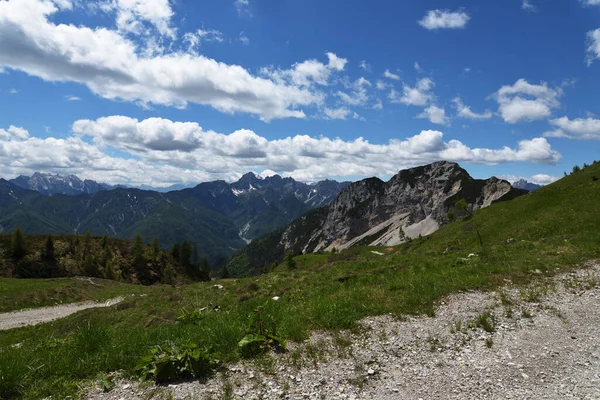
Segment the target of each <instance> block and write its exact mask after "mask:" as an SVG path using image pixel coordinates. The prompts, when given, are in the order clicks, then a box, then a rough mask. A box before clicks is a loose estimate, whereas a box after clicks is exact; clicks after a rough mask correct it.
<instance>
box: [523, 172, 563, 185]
mask: <svg viewBox="0 0 600 400" xmlns="http://www.w3.org/2000/svg"><path fill="white" fill-rule="evenodd" d="M559 179H560V177H559V176H552V175H547V174H536V175H533V176H532V177H530V178H529V179H527V180H528V181H529V182H533V183H536V184H538V185H549V184H551V183H553V182H556V181H557V180H559Z"/></svg>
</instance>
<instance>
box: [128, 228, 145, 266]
mask: <svg viewBox="0 0 600 400" xmlns="http://www.w3.org/2000/svg"><path fill="white" fill-rule="evenodd" d="M131 259H132V262H133V264H137V263H138V262H139V261H141V260H143V259H144V239H143V238H142V235H140V234H139V233H138V234H136V235H135V238H134V239H133V245H132V246H131Z"/></svg>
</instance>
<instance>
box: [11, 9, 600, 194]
mask: <svg viewBox="0 0 600 400" xmlns="http://www.w3.org/2000/svg"><path fill="white" fill-rule="evenodd" d="M598 93H600V0H556V1H547V0H505V1H502V2H498V1H496V2H490V1H486V2H481V1H452V0H443V1H418V2H417V1H384V0H372V1H369V2H364V1H358V0H344V1H342V0H328V1H326V2H325V1H322V0H320V1H317V0H304V1H301V2H299V1H289V0H203V1H191V0H176V1H170V0H94V1H83V0H0V109H1V110H2V112H0V161H1V162H0V176H2V177H5V178H11V177H14V176H16V175H19V174H27V175H29V174H31V173H33V172H34V171H43V172H52V173H75V174H77V175H79V176H81V177H83V178H89V179H96V180H100V181H105V182H108V183H124V184H130V185H141V184H149V185H155V186H165V185H169V184H173V183H181V182H183V183H196V182H200V181H206V180H213V179H225V180H233V179H236V178H237V177H239V176H240V175H241V174H243V173H245V172H247V171H249V170H252V171H256V172H260V173H263V174H265V175H268V174H273V173H279V174H281V175H284V176H293V177H295V178H297V179H299V180H305V181H315V180H320V179H324V178H327V177H330V178H338V179H352V180H354V179H359V178H362V177H368V176H374V175H375V176H379V177H382V178H384V179H385V178H388V177H390V176H391V175H393V174H394V173H396V172H397V171H398V170H400V169H402V168H406V167H411V166H416V165H421V164H425V163H428V162H432V161H435V160H439V159H448V160H452V161H457V162H459V163H460V164H461V165H463V166H464V167H465V168H466V169H467V170H468V171H469V172H470V173H471V174H472V175H474V176H476V177H488V176H491V175H496V176H502V177H506V178H509V179H515V178H520V177H524V178H526V179H529V180H532V181H535V182H538V183H549V182H551V181H553V180H555V179H556V178H558V177H560V176H562V173H563V171H569V170H570V169H571V168H572V166H573V165H574V164H579V165H581V164H582V163H584V162H587V163H590V162H592V161H593V160H594V159H598V158H600V157H598V154H599V151H598V150H600V146H599V143H600V142H599V139H600V119H599V118H600V102H598V98H599V96H598Z"/></svg>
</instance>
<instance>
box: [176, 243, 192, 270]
mask: <svg viewBox="0 0 600 400" xmlns="http://www.w3.org/2000/svg"><path fill="white" fill-rule="evenodd" d="M191 256H192V246H191V245H190V242H188V241H187V240H185V241H184V242H183V243H182V244H181V248H180V249H179V262H180V263H181V265H182V266H183V267H189V266H190V265H191V264H190V257H191Z"/></svg>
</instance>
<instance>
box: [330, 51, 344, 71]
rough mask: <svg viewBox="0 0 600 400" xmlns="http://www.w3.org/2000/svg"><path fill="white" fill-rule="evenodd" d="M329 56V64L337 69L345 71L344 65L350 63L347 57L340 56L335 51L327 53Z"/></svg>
mask: <svg viewBox="0 0 600 400" xmlns="http://www.w3.org/2000/svg"><path fill="white" fill-rule="evenodd" d="M327 58H329V64H328V65H327V66H328V67H329V68H330V69H334V70H336V71H343V70H344V67H345V66H346V64H347V63H348V60H347V59H345V58H342V57H338V56H337V55H335V54H334V53H327Z"/></svg>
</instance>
